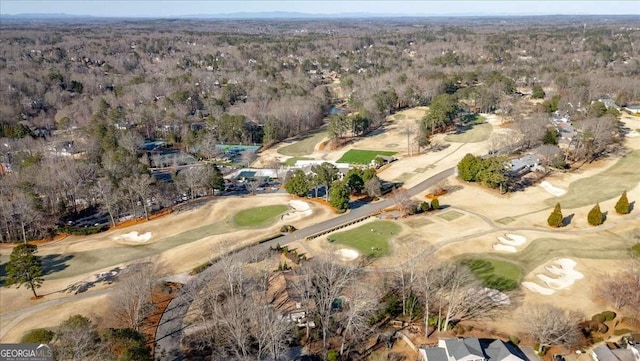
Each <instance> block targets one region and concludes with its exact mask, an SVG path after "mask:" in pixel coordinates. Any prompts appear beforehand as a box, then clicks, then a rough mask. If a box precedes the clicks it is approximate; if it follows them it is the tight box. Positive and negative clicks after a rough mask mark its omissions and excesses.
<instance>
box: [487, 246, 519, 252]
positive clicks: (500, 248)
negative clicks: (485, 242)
mask: <svg viewBox="0 0 640 361" xmlns="http://www.w3.org/2000/svg"><path fill="white" fill-rule="evenodd" d="M493 249H495V250H496V251H502V252H509V253H516V252H517V251H518V250H517V249H516V248H515V247H514V246H507V245H504V244H494V245H493Z"/></svg>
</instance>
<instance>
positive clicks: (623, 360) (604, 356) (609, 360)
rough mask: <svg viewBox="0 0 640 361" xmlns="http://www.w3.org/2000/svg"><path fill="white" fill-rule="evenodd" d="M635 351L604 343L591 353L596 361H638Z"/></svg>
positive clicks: (631, 348) (630, 348)
mask: <svg viewBox="0 0 640 361" xmlns="http://www.w3.org/2000/svg"><path fill="white" fill-rule="evenodd" d="M612 347H613V348H612ZM635 350H636V351H637V349H635ZM633 351H634V347H630V346H627V348H621V347H619V346H618V345H616V344H609V343H603V344H602V345H600V346H598V347H596V348H594V349H593V350H592V351H591V358H592V359H593V360H594V361H636V360H637V359H638V354H637V353H634V352H633Z"/></svg>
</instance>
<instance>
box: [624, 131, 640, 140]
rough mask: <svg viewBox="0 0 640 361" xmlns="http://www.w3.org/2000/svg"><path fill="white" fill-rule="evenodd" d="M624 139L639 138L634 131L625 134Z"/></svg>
mask: <svg viewBox="0 0 640 361" xmlns="http://www.w3.org/2000/svg"><path fill="white" fill-rule="evenodd" d="M625 137H627V138H635V137H640V133H638V132H637V131H635V130H632V131H630V132H629V133H627V134H625Z"/></svg>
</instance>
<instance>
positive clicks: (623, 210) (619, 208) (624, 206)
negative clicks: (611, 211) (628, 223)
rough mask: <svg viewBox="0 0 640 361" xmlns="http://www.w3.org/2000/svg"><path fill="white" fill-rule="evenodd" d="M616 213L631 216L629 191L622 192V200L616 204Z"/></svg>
mask: <svg viewBox="0 0 640 361" xmlns="http://www.w3.org/2000/svg"><path fill="white" fill-rule="evenodd" d="M615 208H616V213H618V214H629V212H630V211H631V209H630V207H629V199H628V198H627V191H624V192H622V195H621V196H620V199H618V202H617V203H616V207H615Z"/></svg>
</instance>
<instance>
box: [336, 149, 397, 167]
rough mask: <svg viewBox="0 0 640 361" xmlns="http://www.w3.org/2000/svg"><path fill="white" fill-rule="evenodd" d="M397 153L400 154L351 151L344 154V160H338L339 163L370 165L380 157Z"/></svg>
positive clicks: (377, 151)
mask: <svg viewBox="0 0 640 361" xmlns="http://www.w3.org/2000/svg"><path fill="white" fill-rule="evenodd" d="M396 153H398V152H390V151H384V150H361V149H351V150H349V151H347V152H346V153H344V155H343V156H342V158H340V159H338V163H349V164H369V163H371V161H372V160H374V159H375V157H377V156H378V155H394V154H396Z"/></svg>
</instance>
